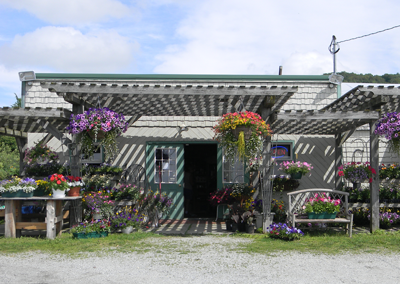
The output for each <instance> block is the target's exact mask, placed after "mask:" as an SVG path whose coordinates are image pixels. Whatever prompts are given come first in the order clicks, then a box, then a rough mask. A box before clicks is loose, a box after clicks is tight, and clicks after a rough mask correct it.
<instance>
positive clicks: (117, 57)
mask: <svg viewBox="0 0 400 284" xmlns="http://www.w3.org/2000/svg"><path fill="white" fill-rule="evenodd" d="M136 49H138V44H136V43H131V42H130V40H129V39H128V38H125V37H122V36H120V35H119V34H117V33H116V32H113V31H100V32H96V33H91V34H83V33H82V32H80V31H78V30H75V29H73V28H63V27H44V28H40V29H38V30H36V31H34V32H31V33H27V34H25V35H23V36H19V35H18V36H16V37H15V38H14V40H13V41H12V42H11V43H9V44H6V45H3V46H0V61H1V62H2V63H3V64H4V65H5V66H6V67H7V68H22V67H23V66H25V67H24V69H26V66H34V67H35V68H44V67H47V68H52V69H55V70H58V71H59V72H96V73H97V72H106V73H107V72H115V71H117V70H124V69H126V68H128V67H129V66H130V64H132V61H133V52H134V51H135V50H136Z"/></svg>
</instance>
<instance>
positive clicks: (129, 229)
mask: <svg viewBox="0 0 400 284" xmlns="http://www.w3.org/2000/svg"><path fill="white" fill-rule="evenodd" d="M121 232H122V233H123V234H130V233H132V232H133V227H132V226H129V227H126V228H123V229H121Z"/></svg>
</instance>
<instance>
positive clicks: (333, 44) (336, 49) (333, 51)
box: [328, 35, 344, 84]
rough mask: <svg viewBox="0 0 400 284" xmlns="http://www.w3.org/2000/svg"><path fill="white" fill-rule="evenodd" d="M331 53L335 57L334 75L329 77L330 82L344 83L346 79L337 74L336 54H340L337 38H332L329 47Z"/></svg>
mask: <svg viewBox="0 0 400 284" xmlns="http://www.w3.org/2000/svg"><path fill="white" fill-rule="evenodd" d="M328 49H329V52H330V53H331V54H332V55H333V73H332V74H331V75H329V82H331V83H333V84H340V83H342V81H343V79H344V77H343V76H342V75H338V74H336V53H338V52H339V50H340V47H339V43H337V42H336V37H335V36H334V35H333V36H332V41H331V44H330V45H329V48H328Z"/></svg>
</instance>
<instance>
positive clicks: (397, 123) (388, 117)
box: [374, 112, 400, 155]
mask: <svg viewBox="0 0 400 284" xmlns="http://www.w3.org/2000/svg"><path fill="white" fill-rule="evenodd" d="M374 133H375V134H378V135H381V136H384V137H385V138H386V139H387V140H388V146H389V149H390V150H391V151H393V152H395V153H397V154H398V155H400V113H397V112H391V113H387V114H385V115H383V117H382V118H381V119H379V120H378V122H377V123H376V128H375V131H374Z"/></svg>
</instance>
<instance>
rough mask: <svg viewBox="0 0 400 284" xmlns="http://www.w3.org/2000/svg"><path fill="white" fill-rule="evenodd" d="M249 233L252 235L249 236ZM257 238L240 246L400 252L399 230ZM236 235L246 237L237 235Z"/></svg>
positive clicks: (274, 249)
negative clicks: (297, 238)
mask: <svg viewBox="0 0 400 284" xmlns="http://www.w3.org/2000/svg"><path fill="white" fill-rule="evenodd" d="M247 236H249V235H247ZM250 236H251V238H252V239H253V240H254V241H253V242H251V243H246V244H242V245H241V250H242V251H243V252H249V253H262V254H269V253H276V252H281V251H286V252H292V251H296V252H308V253H324V254H341V253H348V252H351V253H400V246H399V243H400V231H397V232H389V231H384V230H377V231H376V232H375V233H374V234H370V233H361V234H353V237H352V238H349V236H348V235H346V234H344V233H338V232H333V231H328V232H321V231H319V232H318V231H314V232H307V233H305V235H304V236H303V237H302V238H301V239H300V240H297V241H283V240H279V239H271V238H269V237H266V236H264V235H261V234H255V235H250ZM236 237H245V235H237V236H236Z"/></svg>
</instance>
